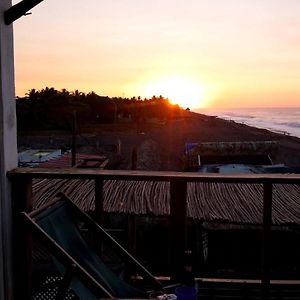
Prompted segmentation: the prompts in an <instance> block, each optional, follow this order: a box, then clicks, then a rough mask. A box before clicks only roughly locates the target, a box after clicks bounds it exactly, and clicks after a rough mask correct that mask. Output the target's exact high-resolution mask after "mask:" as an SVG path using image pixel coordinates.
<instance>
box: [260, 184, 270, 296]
mask: <svg viewBox="0 0 300 300" xmlns="http://www.w3.org/2000/svg"><path fill="white" fill-rule="evenodd" d="M263 187H264V203H263V239H262V296H263V299H265V300H267V299H269V296H270V294H269V292H270V262H271V259H270V254H271V226H272V182H267V183H264V185H263Z"/></svg>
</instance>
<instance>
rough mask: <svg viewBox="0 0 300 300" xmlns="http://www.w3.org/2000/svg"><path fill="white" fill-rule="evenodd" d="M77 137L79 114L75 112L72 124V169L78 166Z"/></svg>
mask: <svg viewBox="0 0 300 300" xmlns="http://www.w3.org/2000/svg"><path fill="white" fill-rule="evenodd" d="M76 135H77V114H76V111H73V122H72V167H74V166H75V165H76Z"/></svg>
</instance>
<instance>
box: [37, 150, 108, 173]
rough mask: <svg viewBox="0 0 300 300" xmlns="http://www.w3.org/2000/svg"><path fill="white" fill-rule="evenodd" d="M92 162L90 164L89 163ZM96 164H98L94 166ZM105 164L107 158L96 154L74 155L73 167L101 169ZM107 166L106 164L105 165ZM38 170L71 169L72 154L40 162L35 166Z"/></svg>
mask: <svg viewBox="0 0 300 300" xmlns="http://www.w3.org/2000/svg"><path fill="white" fill-rule="evenodd" d="M91 162H92V163H91ZM96 162H98V164H96ZM105 162H108V160H107V158H106V157H105V156H103V155H97V154H86V153H77V154H76V165H75V166H74V167H97V168H99V167H101V165H102V164H103V163H105ZM106 164H107V163H106ZM37 167H38V168H47V169H48V168H49V169H64V168H71V167H72V154H71V153H65V154H63V155H61V156H59V157H57V158H54V159H51V160H48V161H46V162H42V163H40V164H38V165H37Z"/></svg>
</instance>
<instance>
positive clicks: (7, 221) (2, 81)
mask: <svg viewBox="0 0 300 300" xmlns="http://www.w3.org/2000/svg"><path fill="white" fill-rule="evenodd" d="M10 6H11V0H1V1H0V300H4V299H5V300H10V299H12V282H13V281H12V247H11V246H12V245H11V242H12V230H11V223H12V218H11V197H10V185H9V182H8V180H7V178H6V172H7V171H8V170H11V169H13V168H15V167H16V166H17V143H16V141H17V135H16V110H15V95H14V57H13V28H12V25H10V26H7V25H5V24H4V19H3V13H4V11H5V10H6V9H8V8H9V7H10Z"/></svg>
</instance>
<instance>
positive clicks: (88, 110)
mask: <svg viewBox="0 0 300 300" xmlns="http://www.w3.org/2000/svg"><path fill="white" fill-rule="evenodd" d="M16 108H17V118H18V130H21V131H22V130H69V129H70V128H71V126H72V119H73V115H74V112H76V116H77V120H78V122H80V124H81V125H83V126H84V125H85V124H97V123H98V124H104V123H106V124H110V123H111V124H112V123H116V122H120V121H124V120H126V121H127V122H133V123H134V122H135V123H139V122H146V121H147V120H149V119H150V118H157V119H159V120H170V119H172V118H177V117H178V116H179V115H180V113H181V112H182V108H180V107H179V106H178V105H172V104H170V102H169V100H168V99H167V98H164V97H163V96H153V97H152V98H150V99H147V98H145V99H141V97H132V98H123V97H107V96H99V95H97V94H96V93H95V92H93V91H92V92H89V93H83V92H80V91H78V90H75V91H71V92H70V91H68V90H66V89H62V90H57V89H55V88H53V87H51V88H49V87H46V88H43V89H41V90H36V89H31V90H29V91H28V92H27V93H26V94H25V96H24V97H17V99H16Z"/></svg>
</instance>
